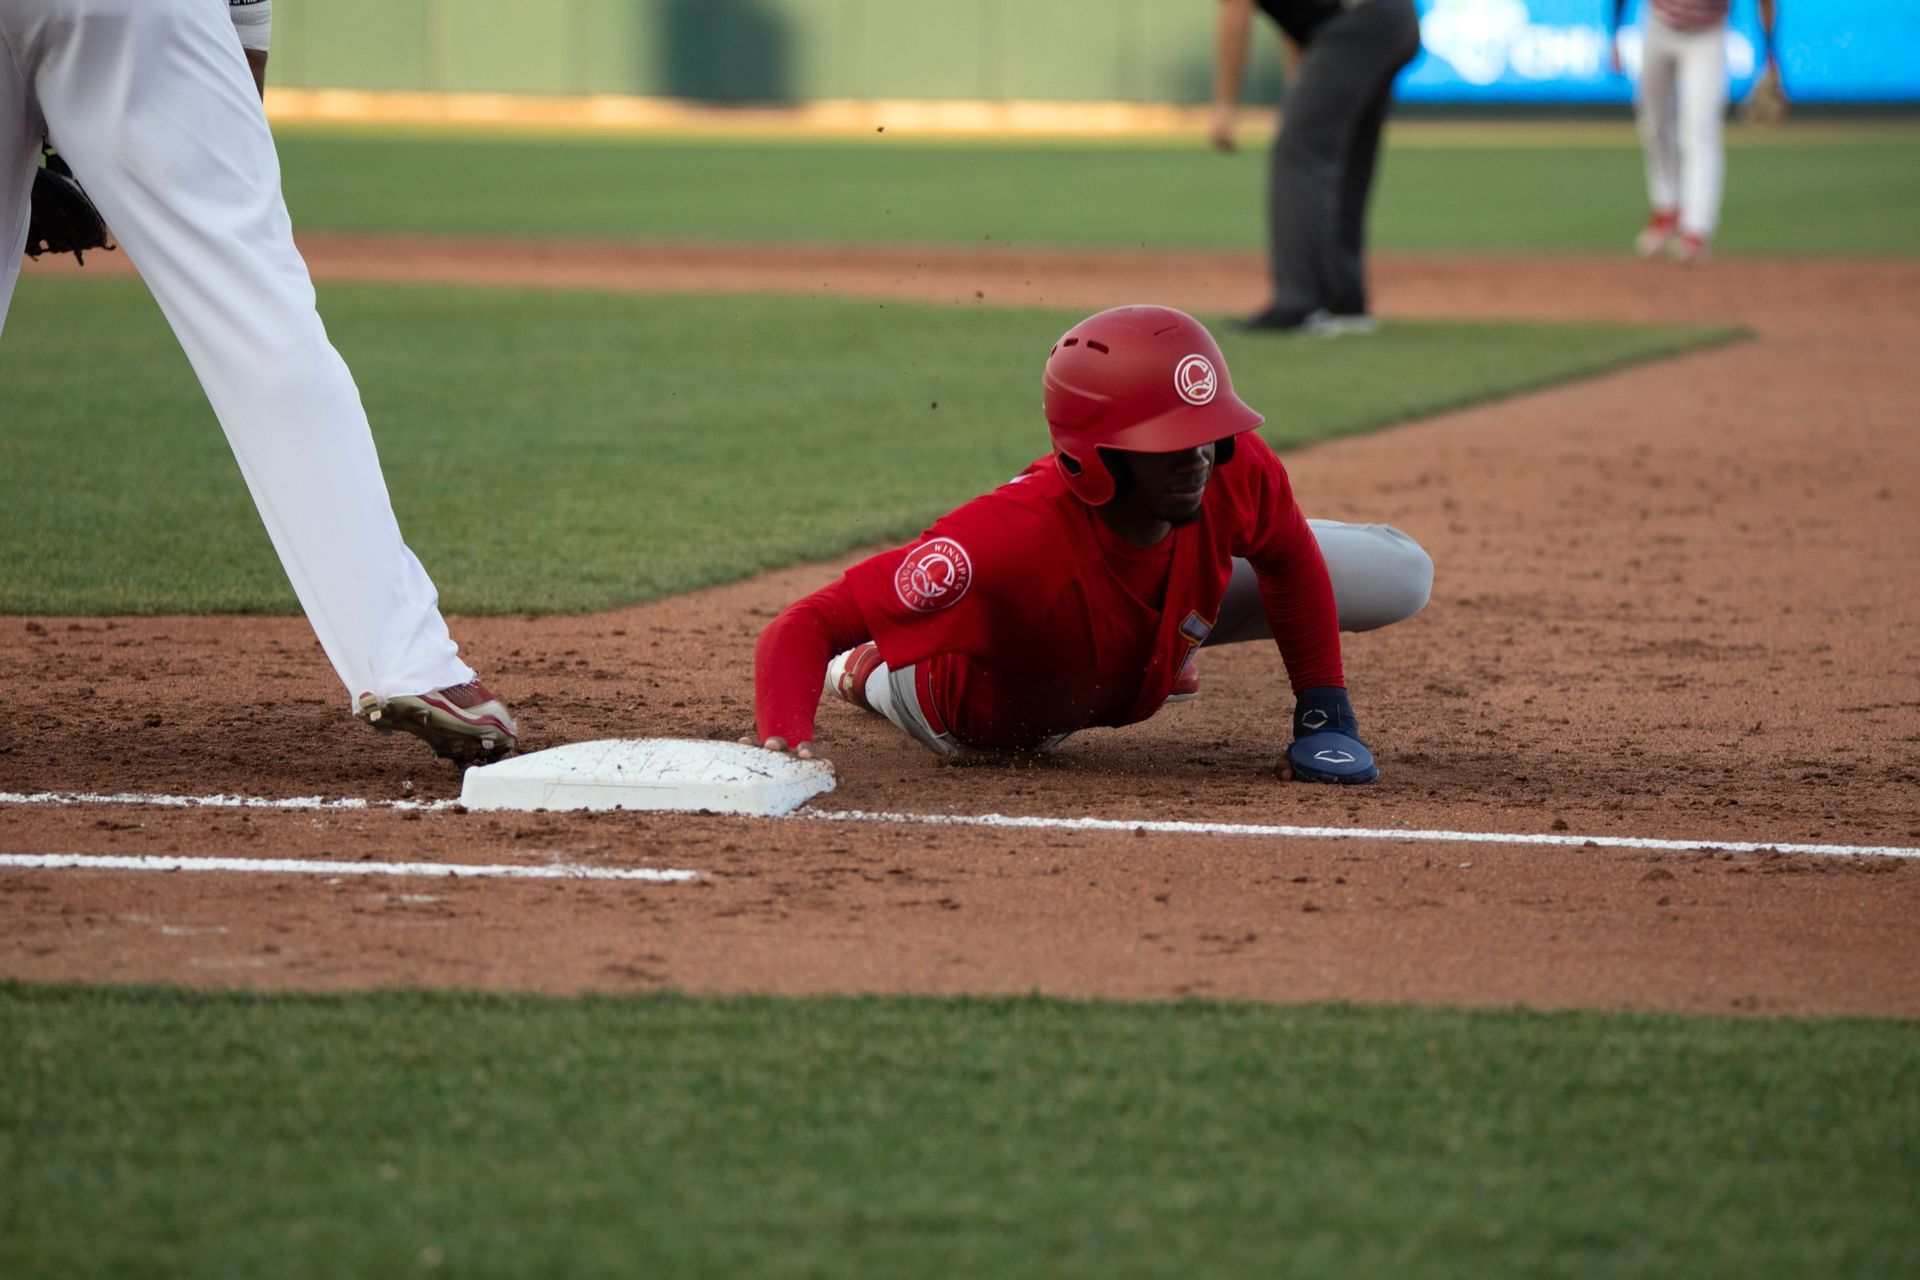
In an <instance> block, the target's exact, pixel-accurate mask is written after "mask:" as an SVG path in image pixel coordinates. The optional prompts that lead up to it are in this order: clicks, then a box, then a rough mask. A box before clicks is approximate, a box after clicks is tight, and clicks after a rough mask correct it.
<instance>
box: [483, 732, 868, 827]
mask: <svg viewBox="0 0 1920 1280" xmlns="http://www.w3.org/2000/svg"><path fill="white" fill-rule="evenodd" d="M833 785H834V782H833V766H832V765H831V764H828V763H827V762H826V761H824V760H797V759H795V758H793V757H792V756H785V755H781V754H780V753H779V752H776V751H766V750H763V749H761V748H759V747H750V746H747V745H745V744H744V743H738V742H698V741H692V740H688V739H684V738H609V739H604V740H602V741H598V742H573V743H568V744H567V745H566V746H563V747H552V748H550V749H548V750H546V751H534V752H531V753H529V754H527V755H523V756H515V757H513V758H512V759H510V760H502V761H501V762H500V763H499V764H490V765H482V766H479V767H476V768H472V769H469V770H467V773H466V779H465V781H464V782H463V783H462V784H461V787H460V803H461V804H463V805H465V806H466V807H467V808H469V809H522V810H530V809H550V810H561V809H646V810H654V811H665V812H674V813H697V812H701V811H706V812H709V813H745V814H758V815H763V816H765V815H774V814H783V813H792V812H793V811H794V810H795V809H798V808H799V807H800V806H801V805H803V804H805V803H806V802H807V801H808V800H810V799H812V798H813V797H814V796H817V795H820V794H822V793H823V792H827V791H831V790H833Z"/></svg>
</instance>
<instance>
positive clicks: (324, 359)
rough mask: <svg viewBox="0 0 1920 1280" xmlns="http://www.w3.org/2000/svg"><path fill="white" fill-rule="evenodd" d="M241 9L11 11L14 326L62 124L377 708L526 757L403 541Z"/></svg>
mask: <svg viewBox="0 0 1920 1280" xmlns="http://www.w3.org/2000/svg"><path fill="white" fill-rule="evenodd" d="M230 12H231V14H232V17H233V21H232V22H229V21H228V17H227V16H226V15H224V14H222V12H221V10H220V8H219V6H217V5H215V4H212V3H209V2H208V0H0V326H4V325H5V322H6V313H7V306H8V303H9V302H10V300H11V298H12V294H13V286H14V284H15V282H16V280H17V279H18V276H19V272H20V255H21V249H22V246H23V245H24V244H25V243H26V238H27V226H28V215H29V212H30V192H31V191H32V187H33V178H34V172H35V169H36V168H37V165H38V158H39V155H40V142H41V138H42V135H43V133H44V134H45V135H46V136H47V137H48V138H50V140H51V141H52V143H53V145H54V146H55V147H56V148H57V149H58V151H59V153H60V154H61V155H62V156H63V157H65V158H66V160H67V162H68V163H69V164H70V165H71V166H72V168H73V170H74V173H75V175H76V176H77V177H78V178H79V180H80V183H81V185H82V186H84V187H85V188H86V189H87V192H88V193H89V194H90V195H91V196H92V198H93V200H94V203H95V204H97V205H98V206H99V209H100V212H101V213H102V214H104V215H105V217H106V220H107V223H108V224H109V225H110V226H111V227H112V228H113V232H114V235H115V237H116V238H117V239H118V240H119V242H120V244H121V246H122V247H123V248H124V249H125V250H126V251H127V256H128V257H129V258H131V259H132V260H133V263H134V265H135V266H136V267H137V268H138V269H139V271H140V275H141V277H142V278H143V279H144V280H145V281H146V283H147V286H148V288H150V289H151V290H152V291H153V295H154V299H155V300H156V301H157V302H158V303H159V304H160V310H161V311H162V312H163V313H164V314H165V315H166V317H167V323H168V324H170V325H171V326H172V327H173V332H174V334H175V336H177V337H178V338H179V340H180V345H181V347H182V348H184V349H185V351H186V353H187V359H188V360H189V361H190V362H191V363H192V364H193V369H194V372H195V373H196V374H197V375H198V376H199V378H200V385H201V386H202V388H204V389H205V391H206V393H207V399H208V400H209V401H210V402H211V403H212V405H213V411H214V414H215V415H216V416H217V417H218V418H219V420H220V425H221V428H222V429H223V430H224V431H225V432H226V436H227V440H228V443H229V444H231V445H232V447H233V453H234V457H235V459H237V460H238V462H239V464H240V471H241V474H242V475H243V476H245V477H246V482H247V488H248V490H249V491H250V492H251V493H252V495H253V500H254V503H255V505H256V506H257V507H258V508H259V511H260V518H261V520H262V521H263V522H264V523H265V524H266V527H267V534H268V536H269V537H270V538H271V539H272V540H273V546H274V550H275V551H277V552H278V553H279V555H280V562H281V563H282V564H283V565H284V566H285V567H286V570H287V576H288V578H289V579H291V581H292V583H293V589H294V593H295V594H296V595H297V596H298V597H299V600H300V604H301V607H302V608H304V609H305V610H306V613H307V617H308V619H309V620H310V621H311V622H312V623H313V629H314V632H315V634H316V635H318V636H319V639H320V645H321V647H322V648H323V649H324V650H325V651H326V654H327V658H328V659H329V660H330V661H331V662H332V663H333V667H334V670H335V671H337V672H338V673H339V675H340V679H341V681H342V683H344V684H345V685H346V687H347V692H348V694H349V696H350V697H351V698H352V699H353V704H352V705H353V707H354V710H355V713H356V714H357V715H359V716H361V717H362V718H364V719H366V720H368V721H370V722H371V723H373V724H374V725H375V727H377V728H381V729H391V728H400V729H405V730H407V731H408V732H410V733H415V734H418V735H419V736H420V737H422V738H424V739H426V741H427V742H428V744H429V745H431V746H432V747H433V749H434V750H435V751H436V752H438V753H439V754H441V755H445V756H448V757H450V758H453V759H455V760H461V761H464V760H472V759H484V758H489V757H495V756H499V755H504V754H505V753H506V752H507V751H509V750H511V749H512V748H513V746H514V745H515V739H516V734H517V728H516V726H515V724H514V720H513V717H512V715H511V714H509V713H508V711H507V708H506V707H505V706H504V705H503V704H502V703H501V702H500V701H499V700H498V699H497V698H495V697H494V696H493V694H492V693H490V692H489V691H488V690H487V688H486V687H485V686H484V685H482V684H481V683H480V681H479V680H478V679H476V678H475V676H474V673H473V669H472V668H471V667H469V666H467V664H466V663H464V662H462V661H461V660H460V657H459V653H458V650H457V648H456V646H455V645H454V642H453V640H452V638H451V637H450V636H449V635H448V634H447V625H446V622H445V621H444V620H443V619H442V618H441V616H440V609H439V602H438V596H437V593H436V592H435V590H434V586H433V583H432V582H431V581H430V580H429V579H428V578H427V574H426V571H425V570H424V569H422V568H421V566H420V562H419V561H418V560H416V559H415V558H414V555H413V552H412V551H410V550H408V548H407V545H406V543H405V542H403V541H402V540H401V537H400V528H399V525H398V524H397V523H396V522H395V520H394V515H393V508H392V505H391V504H390V502H389V501H388V497H387V488H386V482H385V480H384V479H383V477H382V475H381V471H380V459H379V456H378V454H377V453H376V452H375V450H374V444H373V435H372V432H371V430H370V429H369V428H368V425H367V417H366V411H365V410H364V409H363V408H362V407H361V404H360V393H359V390H358V389H357V388H356V387H355V386H354V383H353V377H352V375H351V374H350V373H348V371H347V367H346V365H345V363H344V362H342V360H341V359H340V356H339V354H338V353H337V352H336V351H335V350H334V349H333V346H332V344H331V343H330V342H329V341H328V340H327V335H326V330H325V328H324V327H323V326H322V325H321V322H320V317H319V315H318V313H316V312H315V310H314V295H313V285H312V282H311V281H310V280H309V279H308V276H307V269H306V263H305V262H304V261H302V259H301V257H300V254H299V252H298V250H296V249H295V248H294V243H293V231H292V227H291V225H290V224H289V221H288V218H287V209H286V204H285V202H284V201H283V200H282V198H281V194H280V167H279V159H278V157H277V156H276V154H275V152H274V146H273V136H272V134H271V133H270V132H268V129H267V121H266V116H265V115H264V114H263V113H262V111H261V108H260V100H259V91H260V86H261V84H262V83H263V79H261V78H260V77H262V76H263V75H264V69H265V63H266V47H267V20H268V19H269V18H270V14H271V11H270V9H269V6H268V3H267V2H266V0H258V2H256V3H236V4H233V5H232V6H231V7H230ZM236 27H238V28H239V29H240V34H236ZM242 38H245V39H246V40H247V41H248V44H249V46H250V47H249V49H248V50H246V51H243V49H242V44H241V41H242ZM250 62H251V64H252V66H251V69H250V65H249V64H250Z"/></svg>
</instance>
